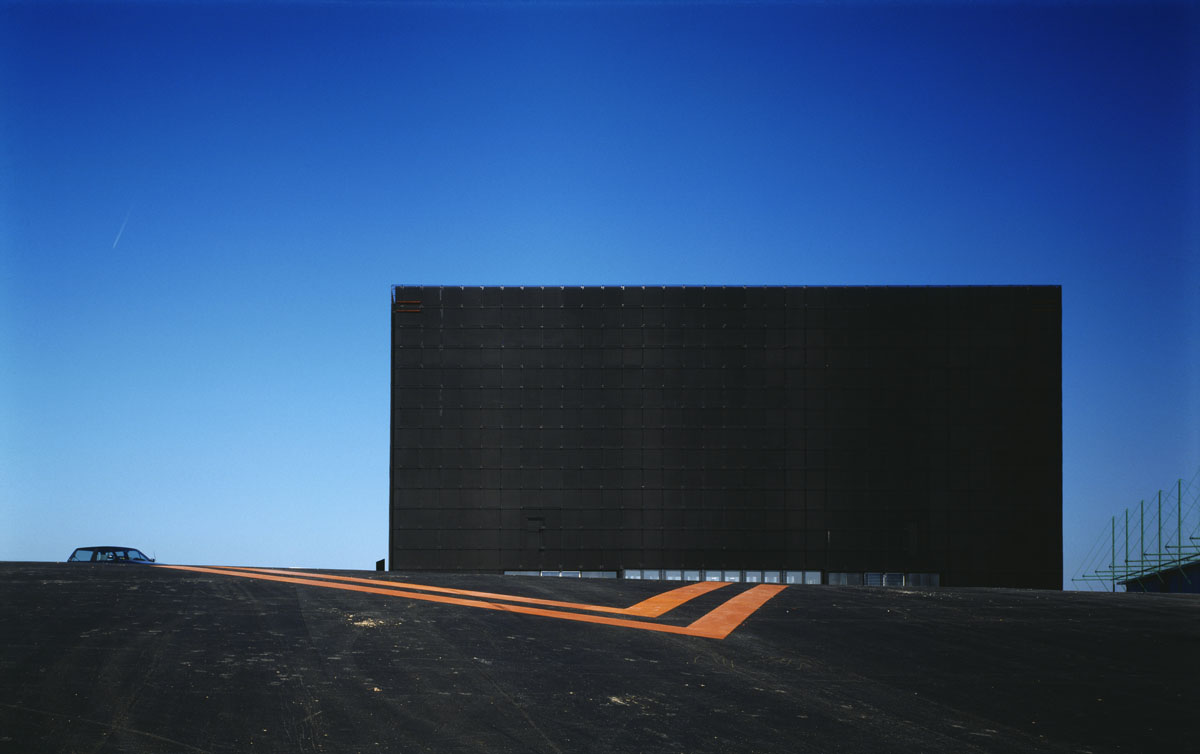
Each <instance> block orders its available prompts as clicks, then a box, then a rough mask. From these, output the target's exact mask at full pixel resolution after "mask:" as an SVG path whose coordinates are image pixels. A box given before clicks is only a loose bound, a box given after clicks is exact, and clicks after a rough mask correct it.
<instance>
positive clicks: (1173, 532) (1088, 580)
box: [1071, 469, 1200, 592]
mask: <svg viewBox="0 0 1200 754" xmlns="http://www.w3.org/2000/svg"><path fill="white" fill-rule="evenodd" d="M1104 528H1105V531H1104V532H1103V533H1102V534H1101V535H1100V537H1099V538H1098V539H1097V542H1096V544H1095V545H1093V546H1092V549H1091V550H1090V551H1089V553H1088V555H1087V557H1086V558H1085V559H1084V563H1083V564H1082V565H1081V566H1080V568H1079V570H1078V571H1077V575H1076V576H1075V577H1073V578H1072V579H1071V581H1072V582H1073V583H1077V584H1081V585H1084V586H1085V587H1086V588H1087V589H1093V590H1094V589H1096V588H1097V587H1102V588H1104V590H1105V591H1108V590H1111V591H1114V592H1115V591H1118V587H1125V588H1126V589H1131V588H1132V589H1135V590H1136V589H1137V588H1139V587H1140V588H1141V589H1143V590H1145V586H1144V583H1145V582H1146V581H1147V580H1151V579H1158V580H1159V581H1160V582H1162V583H1165V582H1166V575H1167V574H1170V573H1171V572H1172V571H1175V570H1178V571H1179V573H1180V574H1181V575H1182V576H1183V579H1184V581H1185V582H1187V583H1188V584H1190V583H1191V581H1192V579H1191V578H1189V577H1188V574H1187V573H1186V571H1185V570H1184V567H1185V566H1187V565H1189V564H1191V563H1196V562H1200V469H1197V470H1196V473H1195V474H1193V475H1192V478H1191V480H1190V481H1185V480H1183V479H1179V480H1177V481H1176V483H1175V484H1173V485H1171V487H1170V488H1168V489H1166V490H1159V491H1158V493H1157V494H1156V495H1154V496H1152V497H1150V498H1149V499H1148V500H1140V501H1138V504H1137V507H1130V508H1126V509H1125V511H1124V515H1122V516H1113V517H1112V519H1111V520H1110V522H1109V525H1108V526H1106V527H1104ZM1106 545H1107V546H1106ZM1105 561H1107V562H1105ZM1192 576H1193V577H1194V576H1195V574H1194V573H1193V574H1192Z"/></svg>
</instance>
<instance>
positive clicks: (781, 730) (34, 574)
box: [0, 563, 1200, 753]
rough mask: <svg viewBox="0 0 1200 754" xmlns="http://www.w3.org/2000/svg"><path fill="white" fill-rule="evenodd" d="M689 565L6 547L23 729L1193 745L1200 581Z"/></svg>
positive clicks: (4, 748)
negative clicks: (469, 565)
mask: <svg viewBox="0 0 1200 754" xmlns="http://www.w3.org/2000/svg"><path fill="white" fill-rule="evenodd" d="M331 576H332V577H338V578H329V577H331ZM264 577H266V578H264ZM397 585H399V588H397ZM680 586H681V585H680V584H679V583H677V582H653V581H640V582H639V581H615V580H576V579H549V578H531V577H501V576H490V575H459V574H454V575H449V574H408V575H401V574H394V573H387V574H384V573H375V572H348V571H324V572H311V571H310V572H306V573H305V574H300V573H295V572H289V573H282V574H281V573H264V572H262V571H240V572H239V571H222V570H205V571H189V570H173V569H168V568H163V567H152V566H131V565H89V564H44V563H5V564H0V646H2V647H3V650H2V653H0V752H22V753H24V752H74V751H79V752H320V751H329V752H342V751H345V752H358V751H362V752H426V751H428V752H457V751H471V752H477V751H484V752H493V751H495V752H657V751H670V752H675V751H683V752H698V751H721V752H727V751H738V752H742V751H746V752H784V751H786V752H879V751H887V752H1004V751H1014V752H1016V751H1021V752H1026V751H1048V752H1108V751H1128V752H1144V751H1151V750H1156V749H1167V748H1170V749H1172V750H1183V751H1187V750H1194V748H1195V745H1196V741H1197V738H1196V732H1195V731H1196V725H1195V721H1196V719H1197V717H1196V709H1197V693H1196V687H1197V684H1196V679H1197V678H1198V677H1200V676H1198V672H1197V671H1200V598H1198V597H1196V596H1195V595H1190V596H1187V595H1180V596H1175V595H1145V594H1115V595H1114V594H1099V593H1094V594H1093V593H1069V592H1068V593H1063V592H1036V591H1018V590H996V589H977V590H972V589H880V588H866V587H815V586H793V587H787V588H785V589H783V590H780V591H778V593H775V592H774V591H771V593H770V594H767V593H766V592H765V591H763V590H761V589H759V590H756V588H755V587H754V586H753V585H749V584H731V585H727V586H724V587H721V588H718V589H715V590H710V591H704V590H703V588H694V589H692V590H691V591H687V592H684V593H679V592H673V591H672V590H674V589H676V588H678V587H680ZM439 590H440V591H439ZM455 590H457V591H455ZM463 592H471V593H473V594H464V593H463ZM579 616H584V617H582V618H581V617H579ZM714 616H716V617H714ZM596 619H602V620H600V621H599V622H597V620H596ZM647 627H649V628H647ZM696 627H699V628H696ZM722 633H723V635H724V638H716V637H717V636H718V635H721V634H722Z"/></svg>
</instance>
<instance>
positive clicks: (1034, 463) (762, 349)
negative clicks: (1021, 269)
mask: <svg viewBox="0 0 1200 754" xmlns="http://www.w3.org/2000/svg"><path fill="white" fill-rule="evenodd" d="M392 298H393V301H392V422H391V428H392V437H391V501H390V527H391V531H390V545H389V553H390V558H389V559H390V563H389V567H390V568H392V569H403V570H408V569H437V570H484V571H501V570H519V569H578V570H604V569H607V570H619V569H636V568H703V569H722V568H723V569H746V570H749V569H789V568H790V569H803V570H810V571H814V570H815V571H821V572H823V573H826V574H830V573H839V572H864V571H893V572H925V573H936V574H939V576H940V583H941V584H942V585H944V586H958V585H974V586H1016V587H1039V588H1059V587H1060V585H1061V571H1062V393H1061V383H1062V380H1061V288H1059V287H1057V286H1011V287H930V288H923V287H913V288H907V287H828V288H827V287H637V286H624V287H620V286H617V287H504V288H501V287H452V286H415V287H408V286H398V287H396V288H394V289H393V296H392Z"/></svg>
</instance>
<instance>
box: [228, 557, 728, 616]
mask: <svg viewBox="0 0 1200 754" xmlns="http://www.w3.org/2000/svg"><path fill="white" fill-rule="evenodd" d="M220 568H221V569H223V570H228V571H254V572H255V573H272V574H276V575H278V576H296V577H302V578H313V579H329V580H333V581H346V582H350V583H354V584H371V585H372V586H380V587H390V588H392V589H405V590H414V591H418V592H437V593H440V594H455V595H459V596H462V597H482V598H483V599H486V600H503V601H505V602H524V603H526V604H530V605H545V606H547V607H565V608H572V609H576V610H589V611H591V612H594V613H613V614H616V615H636V616H638V617H639V618H657V617H659V616H660V615H663V614H664V613H667V612H670V611H671V610H674V609H675V608H677V607H679V606H680V605H682V604H683V603H685V602H688V601H689V600H693V599H695V598H697V597H699V596H700V595H702V594H708V593H709V592H711V591H713V590H714V589H720V588H721V587H723V586H728V583H725V582H720V581H701V582H699V583H696V584H688V585H687V586H681V587H679V588H678V589H672V590H670V591H668V592H663V593H662V594H656V595H655V596H653V597H651V598H649V599H645V600H642V601H641V602H639V603H637V604H636V605H632V606H630V607H608V606H606V605H587V604H584V603H582V602H561V601H559V600H547V599H540V598H538V597H519V596H517V595H515V594H497V593H495V592H476V591H472V590H470V589H453V588H451V587H447V586H427V585H424V584H409V583H407V582H403V581H382V580H380V579H364V578H360V577H357V576H334V575H331V574H327V573H306V572H304V571H285V570H282V569H277V568H251V567H247V566H220Z"/></svg>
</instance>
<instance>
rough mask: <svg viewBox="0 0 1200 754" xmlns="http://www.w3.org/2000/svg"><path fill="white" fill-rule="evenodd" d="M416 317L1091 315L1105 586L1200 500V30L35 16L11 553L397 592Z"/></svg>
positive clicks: (6, 451)
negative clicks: (1038, 310) (524, 292)
mask: <svg viewBox="0 0 1200 754" xmlns="http://www.w3.org/2000/svg"><path fill="white" fill-rule="evenodd" d="M393 283H426V284H510V285H520V284H524V285H539V284H622V283H624V284H664V283H672V284H703V283H709V284H795V285H822V284H905V285H923V284H964V283H965V284H1010V283H1017V284H1021V283H1051V284H1061V285H1062V286H1063V309H1064V311H1063V445H1064V453H1063V476H1064V484H1063V518H1064V550H1065V553H1064V560H1065V570H1066V571H1067V573H1068V575H1070V574H1071V573H1073V572H1074V570H1075V568H1076V566H1078V565H1079V561H1080V560H1081V558H1082V557H1083V555H1084V552H1085V551H1086V549H1087V548H1088V547H1089V546H1090V545H1091V544H1092V542H1093V540H1094V539H1095V537H1096V536H1097V535H1098V534H1099V533H1100V531H1101V530H1102V528H1103V527H1104V526H1105V525H1106V522H1107V520H1108V517H1109V516H1110V515H1111V514H1113V513H1116V512H1119V511H1120V510H1121V509H1122V508H1124V507H1125V506H1126V505H1129V504H1131V503H1132V504H1136V502H1137V500H1138V499H1139V498H1140V497H1146V496H1147V495H1149V494H1152V493H1153V491H1154V490H1156V489H1158V488H1159V487H1164V486H1166V485H1168V484H1170V483H1171V482H1172V481H1173V480H1174V479H1175V478H1177V477H1179V476H1184V477H1190V476H1191V474H1192V473H1193V472H1194V470H1195V469H1196V467H1197V465H1200V12H1198V11H1197V9H1196V6H1194V5H1191V4H1186V3H1174V4H1170V3H1167V4H1145V3H1139V4H1136V5H1132V4H1131V5H1124V4H1117V3H1107V4H1105V3H1101V4H1100V5H1099V6H1096V5H1094V4H1039V3H1029V2H1023V3H1015V4H1011V5H1010V4H1003V3H986V4H983V5H977V4H970V5H968V4H960V3H952V2H937V3H916V4H904V3H891V4H882V5H873V4H864V3H763V4H756V3H751V4H741V3H737V4H733V3H730V4H725V3H708V4H704V5H701V6H694V5H688V4H680V3H670V2H667V3H566V4H557V3H513V4H499V3H470V2H467V3H449V4H437V3H412V4H404V3H393V2H374V3H371V2H365V3H346V2H257V3H256V2H191V3H165V2H141V3H106V2H82V3H72V4H67V3H56V2H37V3H23V2H2V1H0V559H4V560H61V559H63V558H65V557H66V556H67V555H68V554H69V553H70V551H71V549H72V548H74V547H76V546H79V545H87V544H94V543H106V542H112V543H120V544H131V545H133V546H137V547H142V548H145V549H146V550H147V551H148V552H153V553H156V554H157V555H158V557H159V558H160V559H163V560H166V561H172V562H187V563H240V564H251V565H253V564H263V565H294V566H308V567H318V566H323V567H331V568H370V567H372V565H373V563H374V561H375V560H376V559H378V558H382V557H384V556H385V555H386V548H387V498H388V490H387V480H388V402H389V395H388V382H389V373H388V370H389V363H390V362H389V345H390V339H389V337H390V336H389V328H390V314H389V293H390V289H389V286H390V285H391V284H393ZM1018 552H1019V543H1014V554H1016V553H1018Z"/></svg>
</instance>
